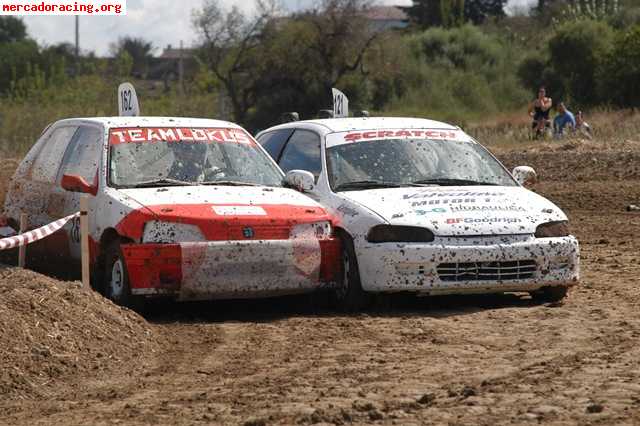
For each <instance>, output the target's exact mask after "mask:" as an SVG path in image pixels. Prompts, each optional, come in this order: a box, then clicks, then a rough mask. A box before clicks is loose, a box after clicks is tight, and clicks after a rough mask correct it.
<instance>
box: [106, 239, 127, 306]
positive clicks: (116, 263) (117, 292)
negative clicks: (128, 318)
mask: <svg viewBox="0 0 640 426" xmlns="http://www.w3.org/2000/svg"><path fill="white" fill-rule="evenodd" d="M102 288H104V294H105V296H106V297H107V299H109V300H111V301H112V302H114V303H116V304H118V305H121V306H128V307H132V305H133V302H134V299H133V296H132V295H131V287H130V285H129V273H128V272H127V266H126V264H125V261H124V256H123V255H122V250H121V249H120V242H119V241H114V242H112V243H111V244H109V246H108V247H107V249H106V251H105V255H104V274H103V287H102Z"/></svg>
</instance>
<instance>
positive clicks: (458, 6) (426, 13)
mask: <svg viewBox="0 0 640 426" xmlns="http://www.w3.org/2000/svg"><path fill="white" fill-rule="evenodd" d="M467 1H469V0H467ZM403 9H404V10H405V11H406V12H407V14H408V15H409V19H410V20H411V21H412V22H413V23H414V24H416V25H418V26H419V27H421V28H428V27H441V26H445V27H450V26H457V25H461V24H462V23H463V22H464V10H465V0H413V5H412V6H409V7H405V8H403Z"/></svg>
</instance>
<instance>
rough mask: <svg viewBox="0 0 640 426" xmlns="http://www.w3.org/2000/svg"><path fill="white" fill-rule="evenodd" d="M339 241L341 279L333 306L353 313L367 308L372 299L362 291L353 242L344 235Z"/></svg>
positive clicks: (335, 292)
mask: <svg viewBox="0 0 640 426" xmlns="http://www.w3.org/2000/svg"><path fill="white" fill-rule="evenodd" d="M341 240H342V277H341V279H340V286H339V287H338V288H337V289H336V290H335V291H334V299H335V305H336V307H337V308H338V309H339V310H340V311H343V312H349V313H355V312H359V311H361V310H364V309H366V308H368V307H369V306H370V305H371V300H372V297H371V294H369V293H367V292H366V291H364V290H363V289H362V284H361V283H360V271H359V269H358V259H357V258H356V254H355V249H354V247H353V240H352V239H351V238H350V237H349V236H346V235H343V236H342V237H341Z"/></svg>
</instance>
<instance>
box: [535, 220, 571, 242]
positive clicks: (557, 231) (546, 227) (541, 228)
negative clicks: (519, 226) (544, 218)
mask: <svg viewBox="0 0 640 426" xmlns="http://www.w3.org/2000/svg"><path fill="white" fill-rule="evenodd" d="M535 235H536V238H555V237H568V236H569V222H567V221H566V220H560V221H557V222H547V223H543V224H542V225H538V227H537V228H536V234H535Z"/></svg>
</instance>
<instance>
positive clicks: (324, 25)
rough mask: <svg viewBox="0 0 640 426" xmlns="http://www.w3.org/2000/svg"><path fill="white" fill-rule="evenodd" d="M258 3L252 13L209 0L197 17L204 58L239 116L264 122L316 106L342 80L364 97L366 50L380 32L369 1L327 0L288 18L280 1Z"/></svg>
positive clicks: (254, 124) (249, 122) (253, 122)
mask: <svg viewBox="0 0 640 426" xmlns="http://www.w3.org/2000/svg"><path fill="white" fill-rule="evenodd" d="M257 5H258V7H257V10H258V13H257V14H256V15H254V16H252V17H249V16H246V15H244V14H243V13H242V12H240V11H239V10H238V9H236V8H232V9H230V10H229V11H227V12H224V11H223V10H221V9H220V7H219V6H218V3H217V2H216V1H214V0H208V1H207V3H206V4H205V7H204V8H203V9H202V10H200V11H198V12H196V14H195V18H194V22H195V24H196V27H197V28H198V30H199V32H200V35H201V36H202V39H203V44H202V47H201V49H200V51H201V56H202V59H203V62H204V64H205V65H206V66H207V67H208V69H209V70H210V71H211V73H212V74H213V76H215V78H216V79H217V81H218V83H219V85H220V86H221V87H222V88H223V89H224V91H225V92H226V96H228V99H229V102H230V103H231V108H232V110H233V118H234V120H235V121H237V122H240V123H242V124H245V125H246V126H248V127H250V128H260V127H261V126H263V125H265V124H270V123H272V122H273V120H275V119H276V118H277V117H278V116H279V115H280V113H282V112H284V111H288V110H291V109H296V110H298V111H299V112H301V113H303V115H304V114H312V113H315V112H317V110H318V109H321V108H326V107H327V106H329V105H330V104H331V102H330V100H331V88H332V87H335V86H337V85H339V86H340V87H341V88H343V89H345V91H346V92H347V94H349V95H350V96H352V99H354V100H357V99H358V93H360V91H361V89H362V80H363V76H364V75H365V74H366V73H367V72H366V70H365V69H364V62H365V56H366V54H367V52H368V51H369V50H370V48H371V46H372V45H373V44H374V42H375V40H376V39H377V37H378V36H379V33H377V32H374V31H373V30H372V28H371V27H370V26H369V25H368V22H367V21H366V19H365V18H364V16H363V11H364V10H365V9H366V7H367V5H368V3H366V2H365V1H363V0H324V1H322V3H321V4H320V5H319V6H318V7H316V8H315V9H312V10H309V11H306V12H303V13H300V14H297V15H293V16H290V17H286V18H283V17H279V16H278V15H277V12H276V11H277V9H276V8H275V3H265V2H261V1H259V2H258V3H257ZM356 76H359V77H356Z"/></svg>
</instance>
